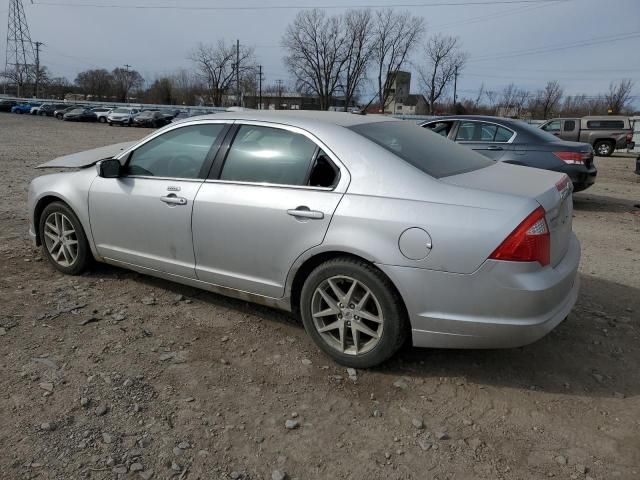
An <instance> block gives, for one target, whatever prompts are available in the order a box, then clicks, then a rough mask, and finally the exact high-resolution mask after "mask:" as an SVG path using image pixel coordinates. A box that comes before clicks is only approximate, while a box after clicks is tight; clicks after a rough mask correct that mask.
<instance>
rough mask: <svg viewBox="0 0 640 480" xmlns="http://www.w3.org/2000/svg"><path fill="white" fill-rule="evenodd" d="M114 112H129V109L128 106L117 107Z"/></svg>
mask: <svg viewBox="0 0 640 480" xmlns="http://www.w3.org/2000/svg"><path fill="white" fill-rule="evenodd" d="M113 113H129V110H127V109H126V108H116V109H115V110H114V111H113Z"/></svg>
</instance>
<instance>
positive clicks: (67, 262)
mask: <svg viewBox="0 0 640 480" xmlns="http://www.w3.org/2000/svg"><path fill="white" fill-rule="evenodd" d="M44 242H45V245H46V247H47V252H49V255H50V256H51V258H52V259H53V260H54V261H55V262H56V263H57V264H58V265H60V266H62V267H70V266H71V265H73V264H74V263H75V261H76V259H77V258H78V236H77V233H76V230H75V228H74V227H73V224H72V223H71V220H69V217H67V216H66V215H65V214H64V213H62V212H53V213H51V214H50V215H49V216H48V217H47V219H46V220H45V223H44Z"/></svg>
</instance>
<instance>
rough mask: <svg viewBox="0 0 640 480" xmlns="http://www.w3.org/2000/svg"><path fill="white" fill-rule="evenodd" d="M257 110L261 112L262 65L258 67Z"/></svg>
mask: <svg viewBox="0 0 640 480" xmlns="http://www.w3.org/2000/svg"><path fill="white" fill-rule="evenodd" d="M258 110H262V65H258Z"/></svg>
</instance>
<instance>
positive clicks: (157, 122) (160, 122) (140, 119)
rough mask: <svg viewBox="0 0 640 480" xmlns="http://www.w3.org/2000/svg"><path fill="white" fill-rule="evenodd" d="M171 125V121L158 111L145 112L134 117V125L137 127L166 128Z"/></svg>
mask: <svg viewBox="0 0 640 480" xmlns="http://www.w3.org/2000/svg"><path fill="white" fill-rule="evenodd" d="M169 123H171V119H170V118H167V116H166V115H165V114H163V113H162V112H160V111H157V110H145V111H144V112H142V113H139V114H138V115H136V116H135V117H133V124H134V125H135V126H136V127H153V128H159V127H164V126H165V125H168V124H169Z"/></svg>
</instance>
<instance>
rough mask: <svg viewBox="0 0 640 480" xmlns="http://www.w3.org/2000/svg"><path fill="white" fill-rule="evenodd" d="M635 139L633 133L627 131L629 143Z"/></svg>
mask: <svg viewBox="0 0 640 480" xmlns="http://www.w3.org/2000/svg"><path fill="white" fill-rule="evenodd" d="M632 141H633V134H632V133H627V143H631V142H632Z"/></svg>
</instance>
